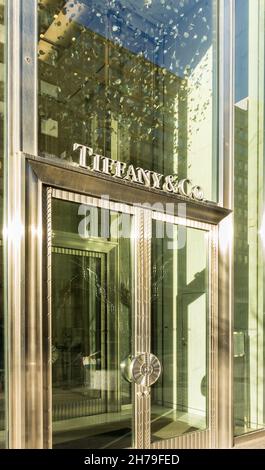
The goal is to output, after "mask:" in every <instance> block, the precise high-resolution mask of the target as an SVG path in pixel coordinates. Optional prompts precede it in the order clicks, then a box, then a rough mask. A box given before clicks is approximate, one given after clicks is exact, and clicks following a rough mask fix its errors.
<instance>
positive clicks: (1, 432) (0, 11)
mask: <svg viewBox="0 0 265 470" xmlns="http://www.w3.org/2000/svg"><path fill="white" fill-rule="evenodd" d="M5 43H6V34H5V1H3V0H2V1H0V448H2V447H5V322H4V318H5V316H4V279H3V277H4V276H3V274H4V267H3V236H2V233H3V211H4V187H3V181H4V142H5V139H4V131H5Z"/></svg>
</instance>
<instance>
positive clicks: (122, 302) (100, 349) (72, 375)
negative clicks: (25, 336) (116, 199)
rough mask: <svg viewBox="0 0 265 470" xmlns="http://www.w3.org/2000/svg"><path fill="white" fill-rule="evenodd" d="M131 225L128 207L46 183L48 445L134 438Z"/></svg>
mask: <svg viewBox="0 0 265 470" xmlns="http://www.w3.org/2000/svg"><path fill="white" fill-rule="evenodd" d="M101 202H102V201H101ZM104 205H105V207H103V206H104ZM133 227H134V215H133V210H129V209H128V211H127V213H124V211H123V212H121V210H120V208H119V207H118V205H116V206H115V207H114V208H113V210H112V209H110V208H109V207H107V205H106V203H103V204H102V203H101V204H100V201H99V202H98V205H97V204H96V205H95V200H94V201H92V199H91V198H82V196H79V195H74V194H72V195H71V194H69V193H62V192H61V191H55V190H54V191H52V198H51V233H50V239H51V247H50V253H49V257H50V261H51V262H50V275H51V286H50V287H51V303H50V309H51V322H50V329H51V345H50V347H51V363H52V368H51V369H52V370H51V383H52V386H51V390H52V394H51V408H52V436H51V438H52V446H53V447H54V448H106V449H107V448H122V447H131V446H132V445H133V442H132V403H133V398H132V385H131V383H130V382H128V381H127V380H126V378H124V374H125V373H126V370H125V369H126V367H125V366H124V364H125V365H126V360H128V358H130V355H131V354H132V352H133V343H132V327H133V326H132V325H133V315H134V289H135V288H134V242H133V236H132V234H133ZM122 366H123V367H122Z"/></svg>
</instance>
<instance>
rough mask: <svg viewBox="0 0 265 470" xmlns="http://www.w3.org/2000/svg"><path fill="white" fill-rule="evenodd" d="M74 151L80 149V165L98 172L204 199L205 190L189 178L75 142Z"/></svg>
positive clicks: (191, 197)
mask: <svg viewBox="0 0 265 470" xmlns="http://www.w3.org/2000/svg"><path fill="white" fill-rule="evenodd" d="M73 150H74V151H79V166H80V167H81V168H85V169H87V170H91V171H94V172H96V173H102V174H105V175H109V176H112V177H113V178H117V179H122V180H125V181H130V182H131V183H135V184H140V185H142V186H145V187H146V188H153V189H158V190H161V191H165V192H168V193H174V194H179V195H181V196H184V197H188V198H189V199H193V200H196V201H203V200H204V194H203V190H202V188H201V187H200V186H198V185H193V184H192V182H191V180H190V179H188V178H185V179H181V180H178V179H177V177H176V176H173V175H167V176H164V175H163V174H160V173H157V172H155V171H151V170H144V169H143V168H140V167H137V168H135V167H134V166H133V165H131V164H127V163H124V162H120V161H119V160H113V159H111V158H108V157H104V156H102V155H98V154H96V153H94V152H93V149H92V148H91V147H87V146H85V145H82V144H77V143H76V144H74V146H73Z"/></svg>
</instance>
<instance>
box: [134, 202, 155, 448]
mask: <svg viewBox="0 0 265 470" xmlns="http://www.w3.org/2000/svg"><path fill="white" fill-rule="evenodd" d="M135 225H136V227H135V234H136V240H135V241H136V249H135V283H136V289H135V292H136V298H135V325H134V330H135V333H134V343H135V346H134V355H135V356H137V355H138V354H141V353H144V352H150V342H151V328H150V323H151V321H150V320H151V319H150V314H151V231H152V212H151V211H150V210H147V209H137V211H136V216H135ZM133 387H134V422H135V423H134V424H135V425H134V432H135V441H134V447H136V448H149V447H150V425H151V423H150V414H151V410H150V406H151V403H150V388H149V387H144V386H142V385H137V384H134V385H133Z"/></svg>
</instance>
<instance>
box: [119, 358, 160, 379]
mask: <svg viewBox="0 0 265 470" xmlns="http://www.w3.org/2000/svg"><path fill="white" fill-rule="evenodd" d="M120 367H121V373H122V376H123V378H124V379H125V380H126V381H127V382H129V383H132V382H135V383H136V384H137V385H143V386H144V387H150V386H151V385H153V384H154V383H156V381H157V380H158V379H159V377H160V375H161V372H162V367H161V363H160V361H159V359H158V358H157V357H156V356H155V355H154V354H152V353H141V354H138V355H137V356H136V357H132V356H131V355H129V356H127V357H126V359H124V361H122V363H121V364H120Z"/></svg>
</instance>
